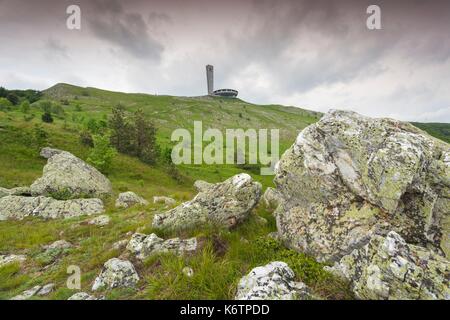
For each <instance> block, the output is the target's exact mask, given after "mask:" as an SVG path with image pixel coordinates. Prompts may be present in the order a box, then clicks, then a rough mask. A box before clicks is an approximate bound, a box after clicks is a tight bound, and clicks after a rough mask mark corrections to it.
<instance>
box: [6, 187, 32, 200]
mask: <svg viewBox="0 0 450 320" xmlns="http://www.w3.org/2000/svg"><path fill="white" fill-rule="evenodd" d="M29 195H31V190H30V187H16V188H12V189H6V188H2V187H0V198H3V197H6V196H29Z"/></svg>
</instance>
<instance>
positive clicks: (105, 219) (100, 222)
mask: <svg viewBox="0 0 450 320" xmlns="http://www.w3.org/2000/svg"><path fill="white" fill-rule="evenodd" d="M110 221H111V218H110V217H109V216H108V215H106V214H102V215H101V216H98V217H95V218H94V219H92V220H89V221H88V224H89V225H95V226H99V227H104V226H106V225H108V224H109V222H110Z"/></svg>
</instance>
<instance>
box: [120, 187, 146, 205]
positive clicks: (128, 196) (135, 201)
mask: <svg viewBox="0 0 450 320" xmlns="http://www.w3.org/2000/svg"><path fill="white" fill-rule="evenodd" d="M134 205H142V206H146V205H148V201H147V200H145V199H144V198H142V197H140V196H138V195H137V194H136V193H134V192H131V191H127V192H122V193H121V194H119V197H118V198H117V200H116V208H129V207H132V206H134Z"/></svg>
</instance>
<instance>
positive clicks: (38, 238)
mask: <svg viewBox="0 0 450 320" xmlns="http://www.w3.org/2000/svg"><path fill="white" fill-rule="evenodd" d="M43 98H44V99H50V100H53V101H56V102H58V101H60V100H67V101H68V105H64V106H63V108H64V110H65V115H64V117H59V118H58V117H55V121H54V123H52V124H44V123H42V121H41V115H42V111H41V110H40V109H39V108H38V103H34V104H33V105H32V106H31V110H30V112H29V113H28V114H26V115H24V114H23V113H21V112H20V111H19V110H17V109H14V108H11V110H9V111H0V186H2V187H7V188H11V187H16V186H28V185H30V184H31V183H32V182H33V181H34V180H35V179H37V178H38V177H40V176H41V175H42V168H43V166H44V165H45V163H46V160H45V159H42V158H41V157H39V146H37V145H35V143H34V142H33V139H32V137H33V128H34V126H35V125H36V124H41V125H42V127H43V128H44V130H45V131H46V132H47V133H48V134H49V145H50V146H53V147H56V148H60V149H63V150H67V151H69V152H71V153H73V154H75V155H76V156H78V157H80V158H81V159H84V160H86V159H87V157H88V154H89V152H90V149H89V148H88V147H86V146H83V145H81V144H80V142H79V132H80V131H81V130H82V129H83V128H84V126H85V125H86V123H87V121H88V120H89V119H92V118H93V119H103V120H105V119H107V117H108V115H109V114H110V112H111V108H112V107H113V106H115V105H116V104H118V103H121V104H122V105H124V106H125V107H126V109H127V111H130V112H131V111H133V110H136V109H138V108H143V109H144V111H145V113H146V115H147V116H148V117H149V118H151V119H152V120H153V121H154V122H155V123H156V125H157V127H158V129H159V130H158V137H157V138H158V142H159V143H160V144H161V145H162V147H165V146H169V145H171V142H170V135H171V132H172V130H174V129H176V128H188V129H192V125H193V121H194V120H202V121H203V125H204V128H208V127H217V128H219V129H222V130H223V129H226V128H244V129H246V128H256V129H259V128H269V129H270V128H276V129H280V140H281V141H280V148H281V149H280V154H281V153H282V152H283V151H284V150H286V149H287V148H288V147H289V146H290V145H291V144H292V142H293V141H294V139H295V137H296V136H297V134H298V132H300V131H301V130H302V129H303V128H304V127H306V126H307V125H309V124H311V123H314V122H315V121H317V120H318V119H319V118H320V116H321V114H319V113H316V112H311V111H307V110H303V109H299V108H292V107H283V106H278V105H266V106H260V105H254V104H250V103H247V102H244V101H242V100H239V99H222V98H210V97H197V98H186V97H169V96H152V95H144V94H125V93H120V92H110V91H104V90H100V89H95V88H80V87H76V86H71V85H67V84H59V85H56V86H54V87H52V88H50V89H48V90H47V91H45V94H44V97H43ZM33 115H34V116H33ZM442 132H443V133H442ZM442 132H441V134H444V135H446V136H447V137H448V131H447V133H445V131H442ZM447 141H448V140H447ZM178 168H179V170H180V172H181V173H182V175H183V179H182V181H181V182H180V181H175V180H174V179H173V178H172V177H171V176H170V175H169V174H168V173H167V172H166V170H165V168H164V167H163V166H161V165H159V164H157V165H155V166H148V165H146V164H143V163H142V162H140V161H139V160H137V159H136V158H133V157H129V156H126V155H123V154H119V155H118V156H117V157H116V158H115V159H114V160H113V163H112V168H111V169H110V173H109V174H108V178H109V179H110V180H111V182H112V184H113V192H114V195H113V197H112V198H111V199H109V200H108V201H107V202H106V203H105V204H106V214H108V215H109V216H110V217H111V219H112V220H111V223H110V224H109V225H108V226H105V227H102V228H100V227H96V226H90V225H87V224H86V223H85V222H86V221H87V220H88V219H90V218H89V217H80V218H73V219H68V220H51V221H43V220H40V219H36V218H29V219H25V220H23V221H0V253H2V254H5V253H15V254H26V255H27V257H28V259H27V261H26V262H25V263H23V264H22V265H21V266H19V265H18V264H9V265H7V266H4V267H2V268H0V299H8V298H11V297H13V296H14V295H17V294H19V293H21V292H22V291H24V290H26V289H29V288H31V287H32V286H34V285H36V284H40V285H44V284H47V283H49V282H54V283H55V284H56V290H55V292H53V293H52V294H50V295H49V296H47V297H45V299H67V298H68V297H69V296H70V295H72V294H73V293H74V292H75V291H73V290H69V289H67V286H66V281H67V278H68V276H69V275H68V274H67V267H68V266H69V265H78V266H80V268H81V271H82V282H81V285H82V288H81V289H82V290H84V291H87V292H90V288H91V286H92V282H93V280H94V279H95V277H96V276H97V275H98V274H99V272H100V270H101V268H102V265H103V263H104V262H105V261H107V260H108V259H110V258H112V257H118V256H120V255H121V254H122V252H118V251H117V250H114V249H112V245H113V243H115V242H116V241H118V240H121V239H125V238H129V235H130V232H131V233H133V232H135V231H136V230H138V229H139V230H140V232H145V233H150V232H152V231H153V230H152V228H151V221H152V218H153V215H154V214H155V213H157V212H162V211H164V210H165V209H164V206H163V205H160V204H150V205H148V206H146V207H134V208H131V209H128V210H119V209H116V208H115V207H114V203H113V202H114V199H115V198H116V196H117V195H118V193H120V192H123V191H128V190H131V191H134V192H136V193H138V194H139V195H141V196H143V197H144V198H146V199H147V200H149V201H150V202H152V201H151V200H152V197H153V196H157V195H166V196H171V197H174V198H175V199H176V200H177V201H178V202H179V203H181V202H183V201H186V200H189V199H191V198H192V197H193V196H194V195H195V191H194V189H193V186H192V185H193V182H194V181H195V180H197V179H203V180H206V181H209V182H218V181H223V180H225V179H226V178H229V177H230V176H232V175H234V174H237V173H240V172H242V171H246V170H247V171H246V172H248V173H249V174H251V175H252V176H253V178H254V179H256V180H257V181H260V182H261V183H262V184H263V186H264V188H266V187H268V186H273V183H272V179H273V177H271V176H260V175H259V174H258V171H257V170H255V168H254V167H252V166H250V167H247V168H242V167H241V168H239V167H237V166H235V165H210V166H207V165H181V166H179V167H178ZM56 196H57V197H60V198H66V197H67V196H68V195H66V194H58V195H56ZM258 215H259V216H261V217H264V218H265V219H266V220H267V223H262V222H261V219H258V217H257V216H258ZM273 231H276V226H275V219H274V218H273V217H272V215H271V214H270V213H269V212H267V211H266V210H265V209H264V208H262V207H258V208H257V209H256V210H255V212H254V214H253V215H252V216H251V217H250V218H249V219H248V221H246V222H244V223H243V224H242V225H240V226H239V227H238V228H236V229H234V230H231V231H228V230H222V229H218V228H214V227H204V228H200V229H196V230H188V231H183V232H180V233H173V232H172V233H171V232H158V233H157V234H158V235H159V236H161V237H165V238H167V237H174V236H181V237H190V236H196V237H198V239H199V241H200V243H201V244H202V245H201V249H200V250H199V251H198V252H197V253H195V254H193V255H189V256H185V257H177V256H174V255H158V256H153V257H151V258H149V259H147V260H146V261H144V262H140V261H136V259H133V257H130V259H131V260H132V262H133V264H134V265H135V266H136V268H137V270H138V272H139V275H140V277H141V280H140V282H139V284H138V286H137V288H136V289H132V290H130V289H119V290H112V291H106V292H102V293H101V294H104V295H105V296H106V298H107V299H232V298H233V296H234V294H235V290H236V285H237V282H238V281H239V279H240V278H241V277H242V276H243V275H245V274H247V273H248V272H249V271H250V270H251V269H252V268H254V267H256V266H258V265H262V264H266V263H268V262H270V261H274V260H281V261H285V262H286V263H288V264H289V265H290V266H291V268H293V270H294V271H295V273H296V276H297V280H299V281H304V282H305V283H306V284H308V285H309V286H310V287H311V288H312V289H313V290H314V291H315V293H316V294H318V295H320V296H321V297H322V298H327V299H347V298H351V297H352V296H351V294H350V293H349V290H348V288H347V287H346V285H345V284H343V283H341V282H340V281H338V280H337V279H335V278H334V277H332V276H331V275H330V274H328V273H326V272H324V271H323V268H322V267H323V265H322V264H319V263H317V262H315V261H314V260H313V259H312V258H310V257H308V256H305V255H303V254H300V253H296V252H294V251H292V250H289V249H286V248H284V247H283V246H281V245H280V244H279V243H277V242H276V241H274V240H272V239H270V238H268V237H267V234H268V233H270V232H273ZM58 239H64V240H67V241H69V242H71V243H72V244H74V247H73V248H72V249H70V250H67V251H66V252H58V253H55V255H54V256H53V255H50V256H48V255H46V254H45V253H44V252H45V250H44V249H43V246H44V245H48V244H50V243H52V242H53V241H55V240H58ZM55 257H56V261H54V262H52V261H53V260H54V259H55ZM185 266H189V267H191V268H193V270H194V275H193V277H191V278H188V277H186V276H185V275H184V274H183V273H182V272H181V270H182V269H183V268H184V267H185Z"/></svg>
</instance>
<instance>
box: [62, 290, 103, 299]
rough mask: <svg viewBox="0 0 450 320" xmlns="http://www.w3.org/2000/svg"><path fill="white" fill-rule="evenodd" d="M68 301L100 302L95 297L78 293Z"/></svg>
mask: <svg viewBox="0 0 450 320" xmlns="http://www.w3.org/2000/svg"><path fill="white" fill-rule="evenodd" d="M67 300H99V299H97V298H96V297H94V296H91V295H90V294H88V293H86V292H77V293H75V294H74V295H72V296H70V297H69V299H67Z"/></svg>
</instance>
